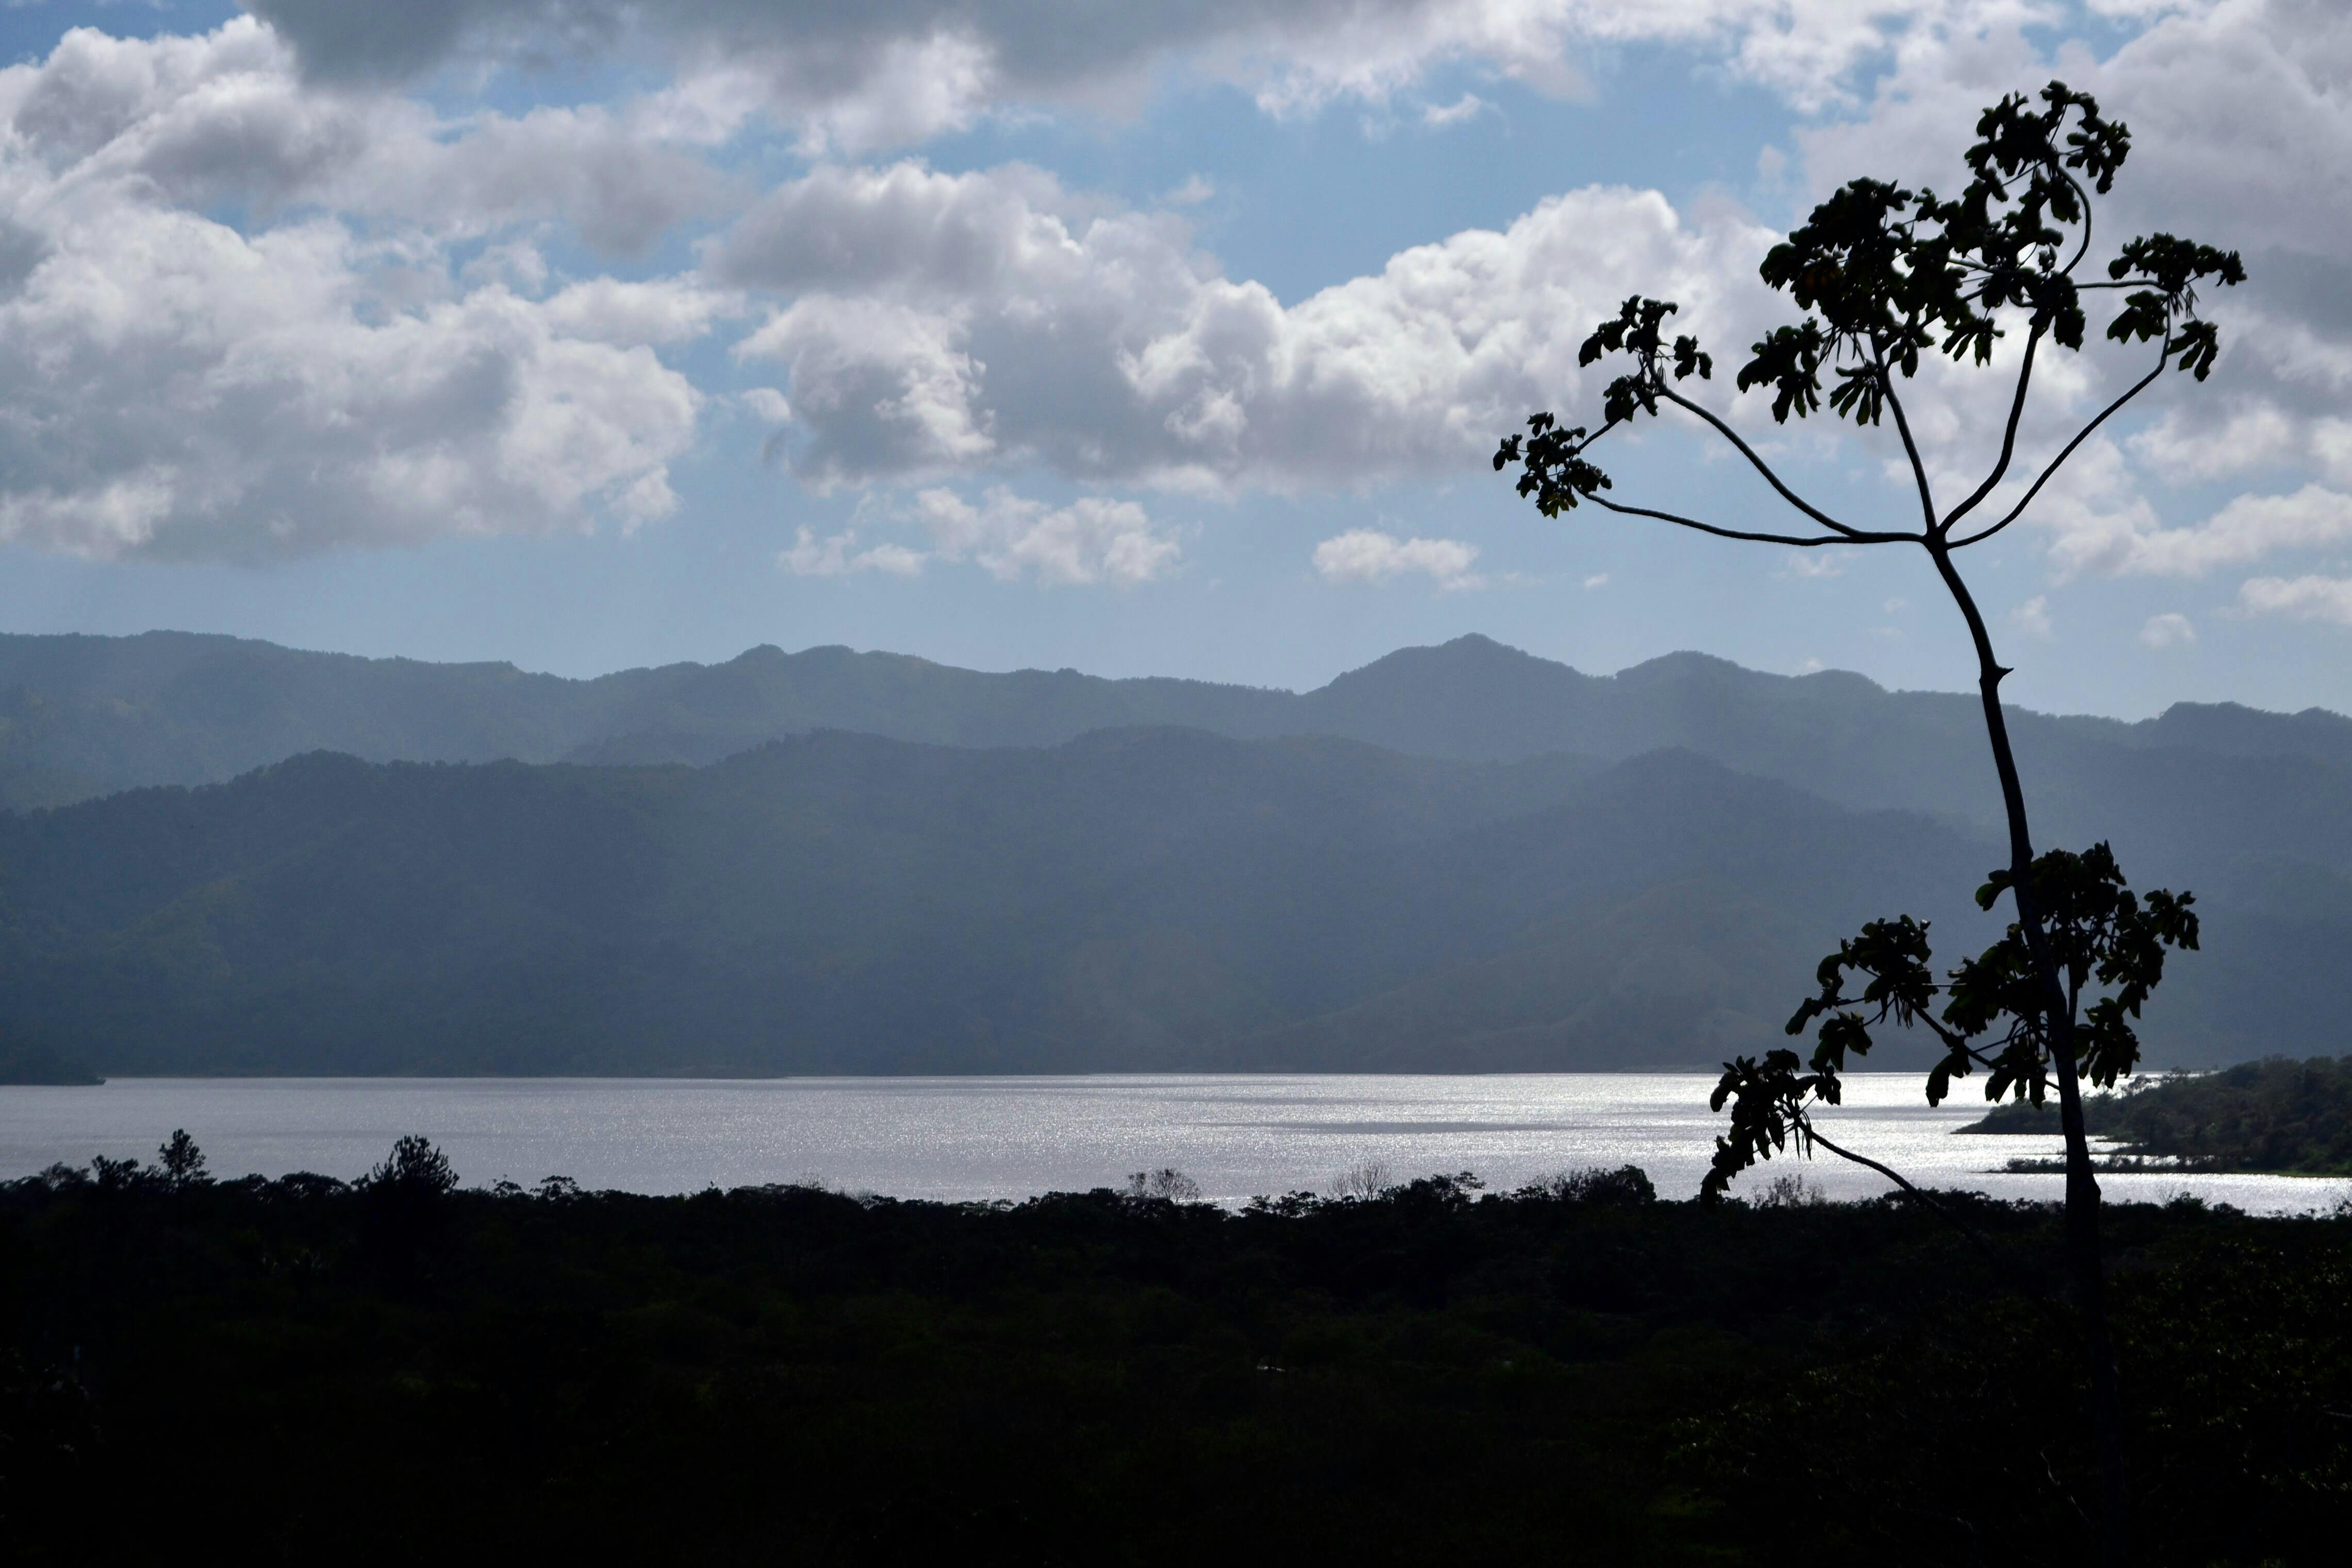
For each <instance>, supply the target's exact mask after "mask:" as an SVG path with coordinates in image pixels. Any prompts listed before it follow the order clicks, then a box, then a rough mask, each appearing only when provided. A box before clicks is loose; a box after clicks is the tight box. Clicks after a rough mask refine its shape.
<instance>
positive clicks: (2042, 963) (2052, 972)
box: [1927, 543, 2129, 1568]
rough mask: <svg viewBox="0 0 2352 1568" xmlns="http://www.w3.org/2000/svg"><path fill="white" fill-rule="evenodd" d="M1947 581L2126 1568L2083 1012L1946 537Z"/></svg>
mask: <svg viewBox="0 0 2352 1568" xmlns="http://www.w3.org/2000/svg"><path fill="white" fill-rule="evenodd" d="M1927 551H1928V554H1930V555H1931V556H1933V557H1934V558H1935V561H1936V570H1937V571H1938V572H1940V573H1941V574H1942V575H1943V579H1944V586H1945V587H1946V588H1948V589H1949V590H1950V591H1951V595H1952V599H1953V601H1954V602H1955V603H1957V604H1958V606H1959V610H1960V614H1961V615H1962V616H1963V617H1964V618H1965V619H1966V620H1967V622H1968V623H1969V638H1970V640H1971V641H1972V642H1973V643H1975V645H1976V653H1977V691H1978V694H1979V696H1980V697H1981V698H1982V700H1983V703H1984V719H1985V734H1986V737H1987V738H1988V739H1990V741H1991V743H1992V759H1993V767H1994V768H1995V769H1996V770H1997V771H1998V772H1999V773H2000V795H2001V804H2002V806H2003V807H2004V808H2005V809H2006V810H2007V813H2008V817H2009V864H2010V874H2011V895H2012V896H2013V897H2014V898H2015V899H2016V900H2017V923H2018V925H2019V927H2020V928H2021V930H2022V931H2023V932H2024V935H2025V945H2026V949H2027V951H2028V952H2030V953H2031V954H2032V957H2033V967H2034V969H2035V971H2036V973H2037V975H2038V977H2039V978H2040V980H2041V982H2042V1019H2043V1024H2044V1027H2045V1029H2046V1031H2047V1036H2048V1039H2049V1042H2050V1059H2051V1067H2052V1069H2053V1072H2054V1074H2055V1076H2056V1077H2057V1080H2058V1121H2059V1125H2060V1127H2061V1128H2062V1129H2063V1131H2064V1133H2065V1135H2066V1260H2067V1266H2068V1272H2069V1274H2070V1275H2071V1276H2072V1281H2073V1287H2074V1288H2073V1295H2074V1309H2075V1311H2076V1312H2079V1313H2080V1314H2081V1315H2082V1319H2083V1340H2084V1354H2085V1356H2086V1358H2087V1360H2088V1367H2087V1370H2088V1372H2089V1373H2090V1378H2091V1404H2092V1415H2093V1420H2094V1422H2095V1426H2096V1428H2097V1437H2098V1448H2099V1483H2100V1484H2099V1494H2100V1495H2099V1503H2100V1508H2099V1524H2100V1529H2099V1548H2100V1551H2099V1556H2100V1560H2101V1562H2102V1563H2105V1565H2106V1568H2123V1564H2124V1563H2125V1562H2126V1559H2127V1557H2128V1555H2129V1549H2128V1544H2127V1543H2128V1540H2129V1528H2128V1527H2129V1499H2128V1497H2127V1495H2126V1491H2125V1489H2124V1453H2123V1413H2122V1410H2121V1408H2120V1406H2119V1404H2118V1401H2117V1397H2116V1354H2115V1345H2114V1343H2113V1341H2112V1340H2111V1339H2110V1338H2109V1336H2108V1333H2107V1290H2106V1271H2105V1267H2104V1265H2103V1263H2102V1261H2101V1259H2100V1253H2099V1182H2098V1177H2097V1176H2095V1174H2094V1173H2093V1171H2092V1168H2091V1144H2090V1139H2089V1138H2088V1136H2086V1135H2085V1134H2084V1126H2083V1090H2082V1082H2081V1073H2080V1071H2079V1062H2078V1060H2077V1058H2076V1055H2075V1051H2074V1009H2072V1008H2071V1007H2070V1006H2068V1005H2067V1000H2066V988H2065V983H2064V980H2063V977H2061V976H2060V975H2059V973H2058V965H2057V960H2056V959H2055V957H2054V956H2053V955H2052V953H2051V950H2050V935H2049V932H2048V931H2047V930H2046V929H2045V928H2044V927H2043V925H2042V911H2041V908H2040V906H2039V900H2038V899H2037V898H2036V896H2035V893H2034V888H2033V883H2032V870H2033V834H2032V830H2031V829H2030V828H2029V827H2028V826H2027V823H2026V819H2025V790H2024V789H2023V787H2022V786H2021V784H2020V783H2019V782H2018V778H2017V758H2016V755H2015V753H2013V752H2012V751H2011V749H2010V744H2009V721H2008V720H2007V718H2005V717H2004V716H2003V715H2002V713H2001V707H2000V683H2001V678H2002V677H2003V676H2005V675H2007V674H2009V671H2008V670H2007V669H2005V668H2003V667H2002V665H2001V664H2000V662H1999V661H1998V660H1996V659H1995V658H1994V657H1993V652H1992V639H1991V637H1990V636H1989V635H1988V634H1987V633H1986V631H1985V623H1984V616H1983V615H1982V614H1981V613H1979V612H1978V610H1977V604H1976V600H1975V599H1974V598H1973V597H1972V596H1971V595H1970V594H1969V589H1968V584H1967V583H1965V582H1963V581H1962V580H1960V574H1959V572H1958V570H1957V569H1956V568H1955V567H1954V566H1953V565H1952V559H1951V555H1950V553H1949V552H1948V551H1947V550H1945V549H1941V548H1940V547H1939V546H1938V545H1937V544H1936V543H1930V544H1929V545H1928V547H1927Z"/></svg>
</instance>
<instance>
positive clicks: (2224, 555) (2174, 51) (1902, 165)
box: [1798, 0, 2352, 577]
mask: <svg viewBox="0 0 2352 1568" xmlns="http://www.w3.org/2000/svg"><path fill="white" fill-rule="evenodd" d="M2094 9H2095V10H2098V11H2101V12H2103V13H2104V14H2105V15H2107V16H2115V17H2127V18H2129V19H2130V22H2131V24H2132V25H2131V27H2130V29H2129V30H2128V31H2126V34H2125V36H2124V37H2122V38H2121V40H2120V42H2118V43H2117V44H2116V45H2115V46H2113V47H2101V48H2093V47H2089V46H2088V45H2086V44H2085V43H2084V41H2082V40H2081V38H2080V37H2079V36H2078V35H2077V34H2076V29H2075V28H2074V27H2073V26H2070V25H2069V23H2070V18H2071V17H2072V16H2075V15H2078V13H2073V12H2071V11H2069V10H2068V9H2066V8H2063V7H2058V6H2045V5H2017V6H2013V7H2009V8H2006V9H2004V8H2002V7H2000V6H1994V5H1986V6H1984V7H1981V8H1979V12H1978V14H1977V16H1976V17H1975V21H1974V25H1970V26H1963V25H1961V24H1960V23H1959V22H1958V20H1955V21H1953V22H1951V23H1950V24H1948V25H1946V26H1936V27H1929V28H1927V29H1925V30H1923V31H1916V32H1914V33H1913V34H1911V35H1908V36H1906V38H1905V39H1904V40H1903V41H1902V42H1901V43H1900V44H1899V45H1898V46H1897V47H1896V48H1895V54H1894V68H1893V69H1892V70H1891V71H1890V72H1889V73H1888V74H1887V75H1886V76H1885V78H1882V79H1881V80H1880V82H1879V83H1878V84H1877V88H1876V90H1875V96H1874V102H1873V104H1872V106H1871V108H1870V110H1869V111H1868V113H1867V114H1865V115H1863V116H1861V117H1858V118H1855V119H1853V120H1844V121H1839V122H1831V123H1823V124H1820V125H1817V126H1815V127H1813V128H1811V129H1810V130H1807V131H1802V132H1801V133H1800V135H1799V138H1798V140H1799V143H1800V146H1801V150H1802V154H1803V158H1804V164H1805V170H1806V183H1808V185H1809V186H1810V187H1811V189H1812V190H1814V191H1816V192H1821V191H1826V190H1827V189H1828V188H1829V187H1831V186H1832V185H1833V184H1836V183H1841V182H1843V181H1844V180H1845V179H1848V178H1850V177H1852V176H1853V175H1856V174H1860V173H1871V174H1874V175H1879V176H1881V177H1887V178H1894V179H1898V180H1904V181H1925V182H1927V183H1933V184H1935V185H1936V186H1937V188H1939V189H1943V188H1948V186H1949V185H1951V184H1952V183H1955V180H1954V169H1955V164H1954V155H1955V153H1956V152H1957V151H1958V143H1959V141H1961V139H1962V138H1963V136H1964V134H1965V131H1966V128H1967V127H1968V126H1969V124H1970V123H1971V122H1972V120H1973V119H1974V116H1975V113H1976V111H1977V110H1978V108H1979V106H1981V105H1982V104H1985V103H1987V102H1990V101H1991V100H1992V99H1995V98H1997V97H1998V96H2000V94H2002V93H2004V92H2008V91H2012V90H2016V89H2021V88H2031V87H2032V86H2033V85H2035V84H2038V83H2040V82H2042V81H2043V80H2046V79H2048V78H2051V77H2053V76H2057V77H2063V78H2064V79H2065V80H2066V81H2067V82H2068V83H2069V84H2070V85H2072V86H2074V87H2076V88H2080V89H2088V90H2091V91H2093V92H2095V93H2096V94H2097V95H2098V97H2099V99H2100V100H2101V102H2102V104H2103V106H2104V107H2105V109H2106V110H2108V111H2109V112H2110V113H2111V114H2113V115H2115V116H2116V117H2117V118H2120V119H2122V120H2125V121H2126V122H2127V123H2128V124H2129V126H2130V128H2131V131H2132V152H2131V158H2130V162H2129V163H2128V164H2127V166H2126V168H2125V169H2124V171H2123V172H2122V174H2121V176H2120V177H2119V179H2118V180H2117V182H2116V189H2115V192H2114V194H2113V196H2112V198H2111V199H2109V200H2107V201H2105V203H2103V204H2102V211H2101V217H2100V231H2099V232H2100V240H2101V245H2102V246H2103V247H2105V246H2112V245H2114V244H2116V243H2118V242H2120V241H2121V240H2122V239H2123V238H2125V237H2126V236H2128V235H2132V234H2135V233H2146V232H2149V231H2154V230H2163V231H2168V232H2170V233H2174V234H2186V235H2192V236H2194V237H2196V238H2199V239H2202V240H2206V241H2209V242H2211V243H2215V244H2219V245H2221V246H2228V247H2235V248H2240V249H2242V250H2243V252H2244V254H2245V258H2246V263H2247V267H2248V269H2249V273H2250V275H2251V276H2250V280H2249V283H2248V284H2247V286H2245V287H2242V288H2237V289H2229V290H2221V289H2216V290H2211V291H2210V292H2209V295H2208V298H2207V299H2206V305H2207V308H2208V309H2209V311H2210V314H2211V315H2212V316H2213V317H2214V319H2217V320H2218V321H2219V322H2220V323H2221V328H2222V344H2223V350H2222V357H2221V363H2220V365H2219V366H2218V367H2217V370H2216V371H2215V374H2214V376H2213V378H2212V379H2211V380H2210V382H2205V383H2202V384H2200V383H2196V382H2192V381H2190V380H2189V378H2188V377H2185V376H2178V375H2175V376H2168V377H2167V378H2165V380H2164V381H2163V382H2160V383H2159V384H2158V386H2156V387H2155V388H2153V389H2151V390H2150V392H2148V393H2147V394H2146V395H2145V396H2144V397H2143V399H2142V402H2141V411H2142V412H2141V413H2138V414H2136V415H2135V416H2133V418H2132V419H2127V420H2126V421H2125V422H2123V423H2121V425H2120V426H2119V427H2112V428H2111V430H2110V432H2109V433H2107V434H2109V435H2111V436H2112V438H2113V439H2112V441H2111V442H2110V441H2109V440H2107V439H2105V438H2102V439H2100V440H2098V441H2095V442H2094V443H2093V444H2091V445H2089V446H2086V447H2085V448H2084V451H2083V453H2082V454H2080V455H2078V456H2077V457H2076V459H2075V460H2074V464H2073V465H2070V467H2071V468H2073V469H2076V470H2085V471H2087V470H2097V471H2096V472H2076V473H2070V475H2069V476H2067V478H2066V480H2064V481H2063V482H2062V483H2061V484H2060V485H2059V486H2054V487H2053V491H2054V493H2053V494H2052V495H2050V496H2048V497H2045V498H2044V500H2043V501H2042V502H2040V503H2037V508H2036V513H2035V514H2034V517H2035V520H2036V521H2038V522H2040V523H2041V524H2042V526H2044V527H2045V528H2048V529H2049V531H2050V534H2051V537H2052V548H2053V564H2054V565H2056V567H2057V568H2058V570H2059V573H2060V575H2061V576H2062V577H2063V576H2064V575H2067V574H2069V573H2072V572H2075V571H2083V570H2095V571H2135V572H2153V573H2161V574H2166V575H2179V576H2193V575H2197V574H2199V573H2202V572H2205V571H2210V570H2214V569H2215V568H2217V567H2220V566H2226V565H2233V564H2242V563H2243V562H2246V561H2249V560H2252V559H2258V558H2259V557H2261V556H2263V555H2264V554H2266V553H2269V552H2272V551H2278V550H2288V549H2302V548H2309V547H2310V546H2311V545H2313V544H2315V543H2322V542H2332V541H2333V540H2334V539H2335V538H2336V537H2337V534H2336V529H2337V528H2338V526H2339V525H2338V522H2337V520H2336V516H2335V515H2334V513H2333V508H2334V507H2335V506H2336V501H2335V500H2334V499H2332V498H2331V493H2330V492H2322V491H2314V490H2311V489H2305V490H2304V491H2302V492H2300V493H2299V494H2296V495H2291V496H2265V497H2248V498H2245V499H2244V500H2242V502H2239V503H2232V504H2231V506H2229V507H2224V508H2222V510H2221V512H2220V513H2218V514H2216V515H2215V516H2214V517H2212V518H2210V519H2209V520H2208V521H2207V522H2205V523H2201V524H2198V525H2195V526H2191V527H2168V526H2166V523H2165V521H2164V520H2163V519H2161V518H2160V517H2159V516H2158V507H2157V506H2156V505H2155V503H2154V501H2153V500H2152V499H2151V492H2150V490H2149V488H2148V486H2149V482H2150V480H2151V479H2154V480H2156V481H2160V482H2163V483H2166V484H2168V485H2171V486H2186V485H2191V484H2210V483H2213V482H2217V481H2226V480H2231V479H2237V478H2244V479H2252V480H2254V481H2256V482H2260V483H2263V484H2265V485H2266V486H2277V485H2278V484H2279V482H2280V479H2281V476H2298V477H2304V476H2307V477H2309V478H2312V479H2314V480H2315V481H2316V482H2317V483H2319V484H2322V485H2325V486H2331V487H2332V490H2333V492H2342V493H2352V420H2347V418H2346V416H2345V414H2344V413H2343V410H2344V408H2345V406H2346V402H2347V397H2352V312H2347V310H2346V309H2345V308H2344V305H2343V302H2344V301H2345V300H2346V299H2347V298H2352V263H2347V261H2346V260H2345V259H2344V258H2345V257H2347V256H2352V9H2347V7H2345V6H2344V5H2340V4H2335V3H2332V0H2165V3H2153V0H2151V3H2149V4H2137V3H2134V4H2125V3H2121V0H2100V3H2099V4H2097V5H2095V6H2094ZM2037 22H2038V23H2039V24H2040V26H2037ZM2045 29H2046V30H2045ZM2051 40H2054V41H2051ZM2098 259H2099V258H2098V257H2096V256H2095V257H2094V258H2093V262H2092V266H2093V267H2096V266H2097V263H2098ZM2104 319H2105V318H2104V311H2102V310H2095V311H2094V324H2093V332H2094V334H2096V332H2097V331H2098V330H2099V329H2100V328H2101V327H2103V326H2104ZM2151 360H2152V355H2151V354H2149V353H2148V352H2147V350H2144V349H2138V348H2135V349H2132V350H2118V349H2115V348H2111V347H2108V346H2106V345H2105V344H2103V343H2098V342H2095V343H2094V344H2093V347H2092V351H2090V352H2088V353H2086V354H2084V355H2082V356H2063V363H2062V364H2060V365H2053V366H2052V367H2051V368H2052V369H2054V370H2057V371H2058V372H2059V373H2058V374H2057V375H2055V376H2054V377H2053V376H2050V375H2047V374H2045V375H2044V376H2043V377H2042V382H2043V387H2042V395H2040V396H2039V397H2037V401H2036V403H2035V405H2034V407H2033V411H2032V418H2030V419H2029V422H2028V427H2027V428H2028V442H2027V445H2028V447H2029V450H2027V451H2025V452H2024V453H2023V454H2022V455H2021V465H2020V470H2019V471H2020V472H2021V473H2031V472H2032V471H2033V470H2034V469H2035V468H2036V467H2038V466H2039V465H2040V463H2041V462H2042V461H2043V460H2045V459H2046V458H2047V457H2048V456H2049V455H2051V453H2052V451H2053V449H2054V446H2055V444H2056V442H2057V441H2058V440H2061V439H2063V436H2064V435H2065V434H2069V432H2070V421H2079V420H2080V419H2081V418H2083V417H2085V416H2087V415H2088V414H2089V413H2091V412H2093V411H2095V409H2097V408H2098V407H2099V406H2101V405H2102V403H2103V402H2105V400H2106V399H2107V398H2109V397H2112V396H2113V395H2114V394H2115V393H2116V392H2118V391H2120V390H2121V388H2122V387H2123V386H2124V385H2125V384H2126V382H2127V381H2128V380H2129V379H2132V378H2136V377H2137V375H2138V374H2139V373H2140V372H2141V371H2143V370H2144V369H2145V368H2146V366H2147V364H2148V363H2149V362H2150V361H2151ZM2043 362H2044V364H2045V365H2048V364H2050V361H2049V360H2048V359H2046V358H2045V360H2044V361H2043ZM1960 379H1961V378H1960V377H1958V376H1956V375H1953V374H1951V373H1949V372H1939V377H1938V378H1930V377H1926V376H1923V377H1922V381H1923V382H1929V383H1930V384H1929V385H1927V386H1923V387H1922V389H1921V391H1920V392H1919V393H1917V394H1916V396H1917V398H1918V400H1919V401H1921V402H1927V403H1929V404H1931V405H1932V406H1931V412H1930V413H1929V414H1928V423H1931V424H1933V425H1935V426H1936V430H1935V433H1934V439H1935V440H1937V442H1939V443H1941V444H1942V447H1943V450H1944V451H1945V452H1946V453H1948V454H1949V455H1948V457H1947V458H1945V459H1944V461H1943V464H1942V469H1941V477H1943V478H1944V479H1945V480H1946V481H1947V482H1948V483H1949V482H1952V481H1956V480H1958V479H1959V478H1960V476H1961V475H1962V474H1963V473H1964V472H1965V471H1967V469H1968V468H1969V463H1971V462H1973V463H1985V462H1989V461H1990V455H1991V453H1992V451H1993V450H1994V448H1995V446H1996V445H1997V444H1998V440H1999V434H2000V432H1999V424H1998V418H1999V415H2000V412H2002V411H2001V410H2000V408H1998V407H1997V406H1996V405H1997V404H1998V402H1999V400H1998V399H1987V400H1981V406H1979V403H1976V402H1959V401H1958V400H1957V399H1955V398H1954V397H1953V396H1952V395H1951V393H1950V392H1949V391H1948V383H1951V382H1957V381H1958V380H1960ZM1938 380H1939V381H1940V382H1942V383H1947V384H1934V383H1936V382H1937V381H1938ZM1915 417H1916V414H1915ZM2135 421H2137V426H2138V427H2137V428H2134V423H2135ZM2103 448H2105V451H2103V450H2102V449H2103ZM2126 452H2127V453H2128V454H2129V455H2130V456H2131V457H2132V459H2133V460H2134V461H2133V462H2132V463H2131V464H2129V465H2126V464H2124V463H2123V462H2122V461H2121V460H2120V459H2121V455H2122V454H2123V453H2126ZM1963 457H1965V458H1966V461H1963V460H1962V459H1963ZM1970 477H1973V476H1972V475H1971V476H1970ZM2286 482H2287V483H2288V485H2289V486H2292V485H2293V484H2294V479H2293V478H2289V479H2288V480H2287V481H2286ZM2015 493H2016V492H2015V490H2014V489H2012V490H2011V492H2010V495H2011V498H2012V499H2013V497H2014V495H2015ZM1989 509H1990V508H1989ZM1995 515H1997V514H1995Z"/></svg>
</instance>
